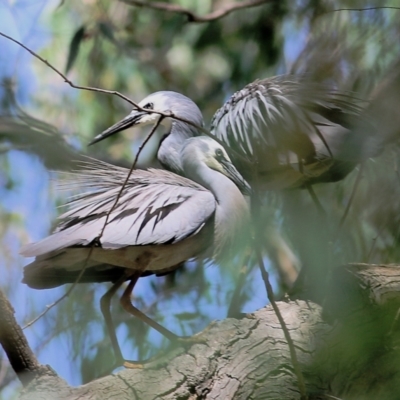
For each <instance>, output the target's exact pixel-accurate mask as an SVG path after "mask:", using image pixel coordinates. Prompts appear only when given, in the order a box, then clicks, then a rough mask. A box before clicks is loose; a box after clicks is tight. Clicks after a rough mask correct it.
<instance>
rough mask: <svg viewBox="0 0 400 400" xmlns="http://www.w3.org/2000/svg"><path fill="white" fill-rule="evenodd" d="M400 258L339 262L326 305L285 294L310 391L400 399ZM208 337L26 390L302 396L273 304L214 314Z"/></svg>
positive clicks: (41, 393)
mask: <svg viewBox="0 0 400 400" xmlns="http://www.w3.org/2000/svg"><path fill="white" fill-rule="evenodd" d="M399 278H400V268H399V267H397V266H376V265H364V264H353V265H348V266H346V267H341V268H337V269H336V270H335V271H334V273H333V277H332V284H331V285H330V287H331V288H332V289H331V290H330V292H329V293H327V297H326V299H325V301H324V305H323V307H321V306H319V305H317V304H314V303H310V302H307V301H304V300H297V301H286V302H285V301H281V302H278V303H277V304H278V306H279V309H280V310H281V313H282V315H283V318H284V320H285V322H286V324H287V327H288V329H289V332H290V335H291V337H292V339H293V342H294V344H295V346H296V352H297V356H298V359H299V363H300V367H301V370H302V373H303V376H304V380H305V383H306V387H307V395H308V398H309V399H335V398H340V399H341V398H343V399H344V398H346V399H398V398H399V393H400V373H399V368H398V365H400V364H399V361H400V360H399V358H400V357H399V356H400V354H399V350H398V346H397V343H398V340H399V323H398V321H397V318H396V315H397V311H398V309H399V306H400V279H399ZM198 337H199V338H201V339H204V340H205V343H206V344H202V343H197V344H193V345H192V346H191V347H190V348H187V349H184V348H182V347H179V348H171V349H170V350H169V351H168V352H166V354H164V355H161V356H158V357H157V358H156V359H154V360H152V361H151V362H149V363H147V364H145V366H144V368H143V369H125V370H121V371H119V372H117V373H116V374H114V375H109V376H106V377H103V378H101V379H98V380H95V381H93V382H90V383H89V384H86V385H83V386H80V387H77V388H71V387H69V386H68V385H67V384H65V382H63V381H61V380H60V378H58V377H56V376H52V375H49V374H47V375H44V376H41V377H39V378H37V379H35V380H34V381H33V382H32V383H31V384H30V385H29V386H28V387H27V388H26V389H25V391H24V393H23V394H22V396H21V399H22V400H28V399H29V400H31V399H35V398H57V399H78V398H79V399H80V400H83V399H89V398H90V399H93V398H113V397H114V398H118V399H279V400H286V399H299V398H300V393H299V389H298V385H297V380H296V376H295V374H294V372H293V366H292V363H291V358H290V354H289V349H288V346H287V342H286V340H285V339H284V335H283V332H282V329H281V327H280V325H279V322H278V320H277V317H276V315H275V314H274V312H273V310H272V308H271V307H270V306H268V307H265V308H263V309H261V310H259V311H257V312H255V313H252V314H247V315H246V316H245V317H244V318H242V319H240V320H237V319H226V320H224V321H219V322H213V323H211V324H210V325H209V326H208V327H207V328H206V329H205V330H204V331H203V332H202V333H201V334H199V335H198Z"/></svg>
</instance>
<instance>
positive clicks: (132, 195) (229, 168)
mask: <svg viewBox="0 0 400 400" xmlns="http://www.w3.org/2000/svg"><path fill="white" fill-rule="evenodd" d="M179 159H180V165H182V167H183V169H184V171H185V174H186V176H187V177H188V178H190V179H188V178H185V177H182V176H178V175H176V174H174V173H171V172H168V171H163V170H155V169H150V170H147V171H145V170H135V171H134V172H133V173H132V175H131V176H130V179H129V181H128V184H127V185H126V187H125V188H124V190H123V192H122V194H121V196H120V198H119V201H118V203H117V206H116V207H115V209H113V211H112V212H111V213H110V216H109V219H108V223H107V225H106V227H105V229H104V232H103V234H102V236H101V237H100V238H98V237H99V235H100V233H101V231H102V228H103V226H104V224H105V221H106V215H107V214H108V213H109V212H110V210H111V208H112V207H113V205H114V202H115V199H116V196H117V194H118V192H119V191H120V188H121V184H122V182H123V181H124V179H125V177H126V175H127V174H128V170H127V169H124V168H119V167H116V166H113V165H109V164H106V163H102V162H99V161H90V162H88V163H87V166H86V169H85V170H84V171H82V172H81V173H79V174H74V175H73V176H72V178H71V182H73V183H74V185H76V183H78V184H79V185H80V186H82V187H84V188H87V189H89V190H90V191H89V192H87V193H84V194H82V195H79V196H78V197H76V198H74V199H73V200H72V201H71V202H70V204H69V205H70V207H71V209H70V210H69V211H67V212H66V213H64V214H63V215H61V217H60V218H61V220H62V222H61V223H60V224H59V226H58V227H57V229H56V230H55V232H54V233H53V234H52V235H51V236H49V237H47V238H45V239H43V240H42V241H40V242H38V243H34V244H30V245H28V246H26V247H25V248H23V249H22V251H21V253H22V254H23V255H24V256H27V257H33V256H34V257H36V260H35V261H34V262H33V263H32V264H30V265H28V266H27V267H25V270H24V282H25V283H27V284H28V285H30V286H32V287H36V288H44V287H52V286H58V285H60V284H63V283H67V282H74V280H75V279H76V276H77V274H78V273H79V271H80V270H81V269H82V268H83V266H84V265H85V263H86V264H87V265H86V269H87V273H86V271H85V275H84V276H85V278H84V279H83V282H88V281H93V282H96V281H104V280H115V279H116V278H118V277H119V276H120V275H121V274H122V273H124V270H125V269H132V270H140V269H143V271H145V273H146V274H149V273H164V272H167V271H170V270H172V269H174V268H176V267H177V266H179V265H180V264H181V263H182V262H184V261H186V260H187V259H189V258H193V257H198V256H201V257H214V258H217V259H219V258H222V257H223V256H224V255H225V252H228V253H229V252H230V251H232V250H233V249H234V247H235V245H234V243H235V239H236V235H237V233H238V232H239V231H240V230H241V228H242V224H243V223H244V222H245V221H246V220H247V219H248V206H247V203H246V201H245V199H244V197H243V195H242V194H241V192H240V190H239V188H238V187H240V188H241V189H242V190H246V188H247V189H248V187H247V183H246V182H245V181H244V180H243V178H242V177H241V176H240V175H239V173H238V172H237V171H236V169H235V168H234V167H233V165H232V164H231V163H230V161H229V157H228V156H227V154H226V152H225V150H224V149H223V148H222V147H221V146H220V145H219V144H218V143H216V142H215V141H213V140H212V139H210V138H207V137H198V138H191V139H189V140H187V141H186V142H185V145H184V146H183V147H182V148H181V151H180V153H179ZM196 182H198V183H196ZM92 245H93V246H95V247H94V248H93V249H92V250H90V247H91V246H92ZM90 252H91V253H90ZM89 253H90V254H91V255H90V259H89V260H88V261H87V262H86V260H87V258H88V256H89ZM112 271H114V272H112Z"/></svg>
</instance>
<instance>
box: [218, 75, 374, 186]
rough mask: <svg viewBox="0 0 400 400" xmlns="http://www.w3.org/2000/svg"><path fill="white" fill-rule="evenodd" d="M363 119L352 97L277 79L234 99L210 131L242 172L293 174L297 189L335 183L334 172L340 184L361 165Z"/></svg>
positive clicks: (288, 78) (310, 84)
mask: <svg viewBox="0 0 400 400" xmlns="http://www.w3.org/2000/svg"><path fill="white" fill-rule="evenodd" d="M360 113H361V107H360V101H359V100H358V99H355V98H354V97H353V96H352V95H351V94H350V93H339V92H337V91H334V90H332V89H330V88H327V87H326V86H324V85H319V84H315V83H313V82H310V81H309V80H307V79H306V78H301V77H294V76H278V77H274V78H271V79H265V80H260V81H255V82H253V83H251V84H249V85H247V86H246V87H245V88H244V89H242V90H241V91H239V92H237V93H235V94H234V95H233V96H232V97H231V98H230V99H229V100H228V101H227V102H226V103H225V104H224V105H223V107H222V108H220V109H219V110H218V111H217V112H216V114H215V115H214V117H213V120H212V123H211V131H212V133H213V134H214V135H215V136H217V138H219V139H220V140H222V141H223V142H224V143H226V144H227V146H226V147H227V150H228V149H233V150H234V151H233V152H232V153H231V156H232V158H233V159H234V161H235V162H236V163H237V164H238V167H239V169H243V170H246V168H247V169H248V167H249V165H256V168H257V172H258V173H259V174H264V175H267V174H268V173H269V174H271V175H273V174H274V173H276V176H277V177H278V176H279V174H280V173H288V174H287V177H288V179H292V180H293V182H288V185H287V186H292V185H293V184H295V183H296V181H297V180H307V179H310V180H311V181H312V180H313V179H318V178H321V180H323V179H327V180H335V177H334V176H330V177H328V176H327V175H326V174H327V172H329V171H330V172H331V173H337V174H338V176H337V178H338V179H341V178H342V177H343V176H342V177H340V176H339V175H340V174H341V173H342V174H344V175H345V174H346V173H347V172H349V169H350V170H351V169H352V168H353V167H354V166H355V165H356V164H357V163H358V162H360V159H358V158H360V157H361V155H362V152H361V151H359V149H360V147H361V146H360V143H359V141H360V139H361V140H362V139H363V138H360V136H357V137H355V135H351V133H352V132H351V130H352V129H353V128H354V127H355V126H357V125H359V124H360V118H359V116H360ZM361 143H362V142H361ZM349 148H351V150H349ZM238 154H239V155H240V156H239V157H238ZM358 155H359V157H358ZM369 156H370V155H369ZM241 166H242V168H240V167H241ZM341 168H342V170H340V169H341ZM289 172H291V173H292V176H290V174H289ZM336 180H337V179H336ZM297 183H300V184H301V183H302V182H297Z"/></svg>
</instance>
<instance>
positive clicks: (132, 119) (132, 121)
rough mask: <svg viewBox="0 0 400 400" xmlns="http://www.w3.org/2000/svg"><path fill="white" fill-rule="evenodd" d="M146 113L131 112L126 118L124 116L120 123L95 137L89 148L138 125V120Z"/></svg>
mask: <svg viewBox="0 0 400 400" xmlns="http://www.w3.org/2000/svg"><path fill="white" fill-rule="evenodd" d="M146 114H147V113H145V112H143V111H132V112H131V113H130V114H129V115H128V116H126V117H125V118H124V119H122V120H121V121H119V122H117V123H116V124H114V125H113V126H111V127H110V128H108V129H106V130H105V131H104V132H102V133H100V134H99V135H97V136H96V137H95V138H94V139H93V140H92V141H91V142H90V143H89V146H91V145H92V144H95V143H97V142H100V141H101V140H103V139H105V138H107V137H109V136H111V135H114V133H117V132H121V131H124V130H125V129H128V128H130V127H131V126H133V125H136V124H139V123H140V119H141V118H142V117H143V115H146Z"/></svg>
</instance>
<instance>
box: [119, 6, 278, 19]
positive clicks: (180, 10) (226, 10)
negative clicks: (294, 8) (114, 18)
mask: <svg viewBox="0 0 400 400" xmlns="http://www.w3.org/2000/svg"><path fill="white" fill-rule="evenodd" d="M122 1H123V2H124V3H126V4H130V5H133V6H138V7H145V8H151V9H153V10H159V11H166V12H171V13H175V14H182V15H185V16H186V17H187V19H188V22H196V23H203V22H210V21H215V20H217V19H220V18H223V17H225V16H226V15H228V14H230V13H232V12H233V11H236V10H240V9H242V8H251V7H257V6H261V5H262V4H266V3H270V2H271V0H249V1H242V2H240V3H232V4H228V5H227V6H225V7H221V8H220V9H218V10H215V11H212V12H210V13H209V14H206V15H203V16H201V15H197V14H196V13H194V12H193V11H191V10H189V9H188V8H184V7H180V6H178V5H176V4H168V3H161V2H158V1H151V2H149V1H141V0H122Z"/></svg>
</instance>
